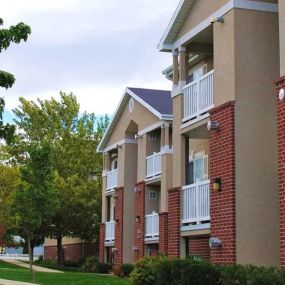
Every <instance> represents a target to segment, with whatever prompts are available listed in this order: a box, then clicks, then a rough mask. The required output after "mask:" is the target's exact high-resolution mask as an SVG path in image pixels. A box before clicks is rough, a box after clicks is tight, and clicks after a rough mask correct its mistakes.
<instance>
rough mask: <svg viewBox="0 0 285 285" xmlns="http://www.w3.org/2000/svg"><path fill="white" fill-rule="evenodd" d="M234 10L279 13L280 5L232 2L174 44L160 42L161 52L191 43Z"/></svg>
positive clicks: (247, 0)
mask: <svg viewBox="0 0 285 285" xmlns="http://www.w3.org/2000/svg"><path fill="white" fill-rule="evenodd" d="M234 8H239V9H247V10H254V11H261V12H272V13H278V4H273V3H265V2H259V1H252V0H230V1H229V2H228V3H226V4H225V5H224V6H223V7H221V8H220V9H218V10H217V11H215V12H214V13H213V14H212V15H211V16H210V17H208V18H207V19H205V20H204V21H202V22H201V23H200V24H198V25H197V26H195V27H194V28H193V29H192V30H191V31H189V32H188V33H186V34H185V35H183V36H182V37H180V38H179V39H178V40H176V41H175V42H174V43H172V44H163V42H160V44H159V50H160V51H171V50H172V49H177V48H178V47H179V46H182V45H183V44H185V43H187V42H189V41H190V40H191V39H192V38H193V37H195V36H196V35H198V34H199V33H200V32H202V31H203V30H204V29H206V28H207V27H209V26H210V25H211V20H212V18H213V17H222V16H224V15H225V14H227V13H228V12H229V11H231V10H232V9H234ZM172 24H174V23H172Z"/></svg>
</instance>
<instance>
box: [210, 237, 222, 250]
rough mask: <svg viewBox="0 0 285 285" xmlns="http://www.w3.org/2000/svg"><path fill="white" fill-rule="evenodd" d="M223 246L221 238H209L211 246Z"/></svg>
mask: <svg viewBox="0 0 285 285" xmlns="http://www.w3.org/2000/svg"><path fill="white" fill-rule="evenodd" d="M221 246H222V242H221V240H220V239H218V238H216V237H211V238H210V239H209V247H210V248H215V247H216V248H217V247H221Z"/></svg>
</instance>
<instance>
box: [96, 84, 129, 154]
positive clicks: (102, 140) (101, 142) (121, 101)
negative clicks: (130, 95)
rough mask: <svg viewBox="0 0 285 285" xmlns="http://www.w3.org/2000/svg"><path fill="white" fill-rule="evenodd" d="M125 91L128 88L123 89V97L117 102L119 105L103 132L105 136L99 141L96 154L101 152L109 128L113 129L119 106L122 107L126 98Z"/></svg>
mask: <svg viewBox="0 0 285 285" xmlns="http://www.w3.org/2000/svg"><path fill="white" fill-rule="evenodd" d="M127 89H128V88H126V89H125V92H124V94H123V96H122V97H121V99H120V102H119V104H118V106H117V108H116V110H115V113H114V115H113V118H112V120H111V122H110V123H109V126H108V127H107V130H106V131H105V134H104V136H103V138H102V139H101V141H100V143H99V145H98V147H97V152H99V153H100V152H103V149H102V145H103V144H104V143H105V140H106V139H107V136H108V134H109V132H110V131H111V128H112V127H113V125H114V124H115V122H116V119H117V118H116V117H117V115H118V113H119V111H120V109H121V105H122V103H123V101H124V99H125V97H126V96H127Z"/></svg>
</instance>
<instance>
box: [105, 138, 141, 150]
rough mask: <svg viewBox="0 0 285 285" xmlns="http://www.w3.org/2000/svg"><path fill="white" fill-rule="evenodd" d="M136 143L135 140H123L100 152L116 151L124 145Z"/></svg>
mask: <svg viewBox="0 0 285 285" xmlns="http://www.w3.org/2000/svg"><path fill="white" fill-rule="evenodd" d="M137 143H138V141H137V140H135V139H123V140H120V141H118V142H116V143H114V144H112V145H110V146H108V147H106V148H105V149H103V151H102V152H108V151H110V150H113V149H116V148H117V147H118V146H122V145H124V144H137Z"/></svg>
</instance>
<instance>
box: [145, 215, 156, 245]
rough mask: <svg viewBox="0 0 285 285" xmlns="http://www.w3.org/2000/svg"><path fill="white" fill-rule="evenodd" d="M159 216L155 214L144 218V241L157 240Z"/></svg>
mask: <svg viewBox="0 0 285 285" xmlns="http://www.w3.org/2000/svg"><path fill="white" fill-rule="evenodd" d="M158 236H159V216H158V214H157V213H156V212H152V214H150V215H146V216H145V239H146V240H158Z"/></svg>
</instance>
